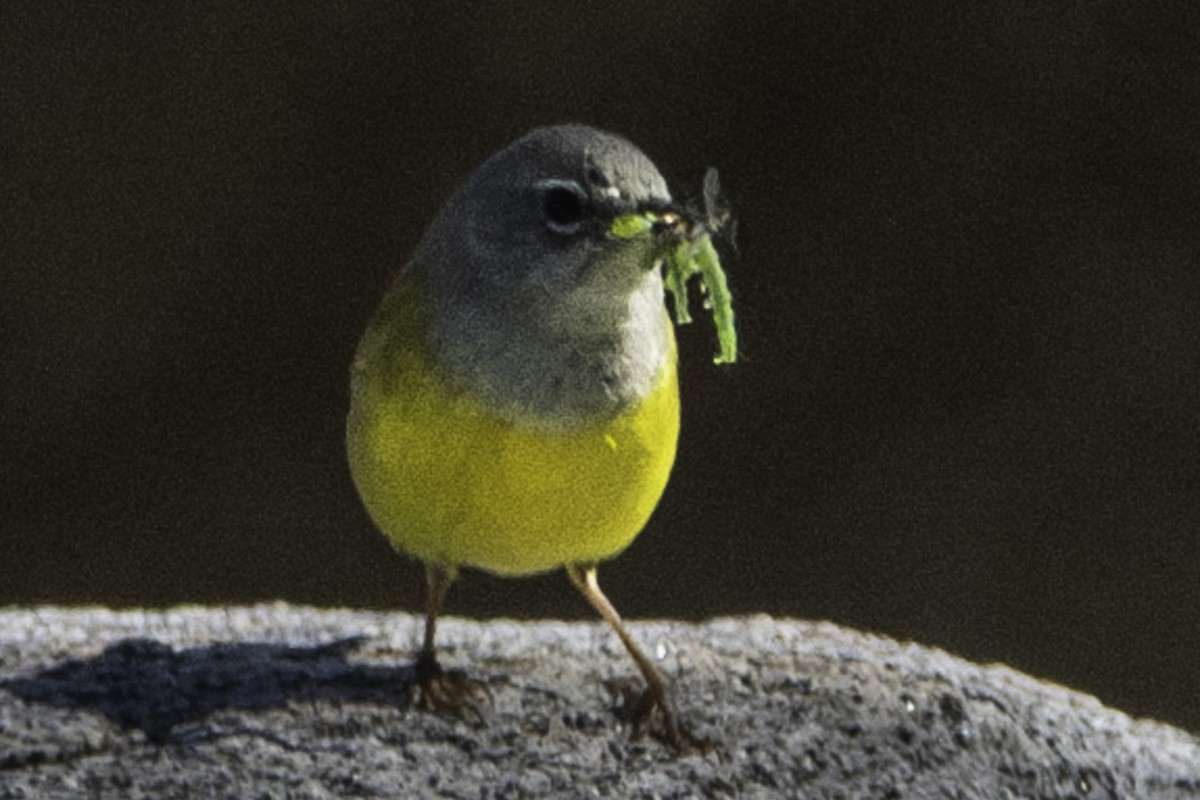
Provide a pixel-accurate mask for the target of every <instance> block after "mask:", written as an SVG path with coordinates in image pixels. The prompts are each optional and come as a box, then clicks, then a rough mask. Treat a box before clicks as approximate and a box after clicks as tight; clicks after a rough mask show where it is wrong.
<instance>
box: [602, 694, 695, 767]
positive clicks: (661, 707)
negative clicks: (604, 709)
mask: <svg viewBox="0 0 1200 800" xmlns="http://www.w3.org/2000/svg"><path fill="white" fill-rule="evenodd" d="M604 686H605V688H606V689H608V691H609V694H610V695H611V696H612V697H613V699H614V700H617V699H619V701H620V705H619V706H618V709H617V715H618V716H619V717H620V718H621V719H622V720H624V721H625V722H628V723H630V724H631V725H632V726H633V736H634V737H635V738H636V737H638V736H641V735H642V734H643V733H646V732H649V733H650V735H652V736H653V737H654V738H656V739H658V740H659V741H661V742H663V743H664V744H666V745H669V746H670V747H672V748H673V749H674V750H675V751H676V752H679V753H683V752H690V751H699V752H702V753H706V752H708V751H709V750H711V749H712V746H713V744H714V743H713V742H710V741H707V740H704V739H699V738H697V737H695V736H693V735H692V734H691V733H689V732H688V730H687V729H686V728H685V727H684V726H683V725H681V724H680V722H679V714H678V712H676V710H675V704H674V703H673V702H672V701H671V694H670V692H669V691H668V690H667V688H666V687H665V686H663V685H661V684H651V685H649V686H645V687H644V688H643V685H642V683H641V682H640V681H638V680H637V679H636V678H624V679H617V680H610V681H605V682H604Z"/></svg>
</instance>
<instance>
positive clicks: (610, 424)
mask: <svg viewBox="0 0 1200 800" xmlns="http://www.w3.org/2000/svg"><path fill="white" fill-rule="evenodd" d="M420 299H421V298H420V294H419V288H418V286H417V285H416V282H415V281H414V280H411V279H409V277H408V276H405V277H403V278H401V279H400V281H399V282H398V283H397V285H396V286H394V287H393V289H392V292H391V293H390V294H389V297H388V298H387V299H386V300H385V302H384V303H383V305H382V306H381V308H380V309H379V311H378V312H377V313H376V316H375V318H374V319H373V320H372V322H371V326H370V328H369V329H368V331H367V333H366V335H365V336H364V338H363V340H362V343H361V344H360V345H359V350H358V353H357V356H356V358H355V363H354V369H353V389H352V393H353V399H352V404H351V411H350V416H349V420H348V426H347V438H348V449H349V456H350V467H351V472H352V474H353V477H354V481H355V483H356V485H357V487H358V491H359V493H360V494H361V495H362V498H363V501H364V502H365V504H366V506H367V509H368V511H369V512H370V514H371V516H372V517H373V518H374V520H375V522H376V524H377V525H378V526H379V527H380V529H381V530H382V531H383V532H384V534H385V535H386V536H387V537H388V538H389V539H390V540H391V542H392V544H393V545H395V546H396V547H397V548H399V549H400V550H403V551H405V552H407V553H410V554H411V555H413V556H415V557H417V558H419V559H421V560H422V561H425V562H427V563H431V564H440V565H442V566H444V567H450V568H453V567H457V566H463V565H465V566H472V567H479V568H481V569H485V570H488V571H491V572H495V573H499V574H505V575H518V574H528V573H534V572H541V571H545V570H549V569H553V568H556V567H559V566H562V565H564V564H588V563H593V562H596V561H599V560H601V559H604V558H608V557H610V556H613V555H616V554H617V553H619V552H620V551H621V550H623V549H624V548H625V547H626V546H628V545H629V543H630V542H631V541H633V539H634V537H636V536H637V534H638V532H639V531H640V530H641V529H642V527H643V525H644V524H645V523H646V520H647V519H648V518H649V516H650V513H651V512H652V511H653V510H654V506H655V504H656V503H657V502H658V499H659V496H660V495H661V494H662V491H663V488H664V487H665V486H666V483H667V477H668V475H669V473H670V470H671V465H672V463H673V461H674V459H675V445H676V441H677V439H678V435H679V391H678V384H677V380H676V367H675V360H676V359H675V347H674V338H673V334H672V339H671V352H670V355H669V357H668V359H667V360H666V363H665V365H664V366H663V368H662V370H661V373H660V375H659V376H658V379H657V381H656V384H655V387H654V389H653V390H652V391H651V393H650V394H649V395H648V396H646V397H645V398H643V399H642V400H641V401H640V402H637V403H636V404H634V405H633V406H631V407H629V408H626V409H625V410H624V411H622V412H621V413H620V414H619V415H617V416H616V417H614V418H612V419H609V420H605V421H600V422H596V423H592V424H588V425H585V426H584V427H582V428H579V429H576V430H571V431H565V432H560V431H555V430H549V429H546V428H544V427H542V428H539V427H536V426H533V425H520V424H514V423H513V422H510V421H507V420H504V419H502V418H500V417H499V416H497V415H496V414H495V413H493V412H491V411H489V410H488V409H487V408H485V407H484V406H483V405H482V404H481V403H480V402H479V401H478V399H476V398H475V397H473V396H472V395H471V394H470V392H469V391H464V389H463V388H462V387H457V386H452V385H450V384H449V383H448V382H447V381H446V380H445V379H444V378H443V377H442V376H441V375H439V374H438V371H437V370H436V369H435V368H434V366H433V365H432V363H431V362H430V361H429V360H428V358H427V356H426V353H425V347H424V344H423V343H424V341H425V335H424V334H425V331H424V322H423V317H422V314H421V310H420V309H421V303H420ZM663 313H664V314H665V313H666V311H665V309H664V311H663Z"/></svg>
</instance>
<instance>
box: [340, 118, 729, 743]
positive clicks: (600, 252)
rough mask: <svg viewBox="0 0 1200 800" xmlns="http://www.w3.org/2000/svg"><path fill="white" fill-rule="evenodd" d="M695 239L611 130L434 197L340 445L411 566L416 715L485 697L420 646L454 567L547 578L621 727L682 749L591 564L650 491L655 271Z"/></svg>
mask: <svg viewBox="0 0 1200 800" xmlns="http://www.w3.org/2000/svg"><path fill="white" fill-rule="evenodd" d="M707 233H708V232H707V231H705V230H704V223H703V222H702V221H701V220H700V219H699V218H698V215H696V214H694V213H691V212H689V211H687V210H686V209H684V208H683V207H682V206H680V205H679V204H677V203H676V202H675V201H674V200H673V199H672V197H671V194H670V192H669V190H668V187H667V183H666V181H665V179H664V178H663V176H662V174H661V173H660V172H659V170H658V168H657V167H656V166H655V165H654V163H653V162H652V161H651V160H650V159H649V158H648V157H647V156H646V155H645V154H644V153H643V152H642V151H641V150H639V149H638V148H637V147H636V146H635V145H634V144H632V143H631V142H630V141H628V140H627V139H625V138H623V137H621V136H619V135H616V134H613V133H609V132H606V131H602V130H599V129H596V128H593V127H589V126H586V125H557V126H550V127H543V128H537V129H534V130H532V131H530V132H528V133H527V134H525V135H524V136H522V137H520V138H519V139H517V140H516V141H514V142H513V143H511V144H510V145H508V146H507V147H504V148H503V149H501V150H500V151H499V152H497V153H496V154H495V155H493V156H491V157H490V158H488V159H487V160H486V161H485V162H484V163H483V164H482V165H481V166H479V167H478V168H477V169H476V170H475V171H474V172H473V173H472V174H471V175H470V176H469V177H468V178H467V180H466V181H465V182H464V183H463V184H462V185H461V186H460V187H459V188H458V189H457V190H456V191H454V193H453V194H452V195H451V196H450V198H449V199H448V200H447V201H446V202H445V204H444V205H443V206H442V208H441V210H440V211H439V212H438V213H437V215H436V216H435V217H434V219H433V221H432V222H431V223H430V225H429V227H428V228H427V230H426V231H425V233H424V235H423V236H422V237H421V239H420V241H419V243H418V245H417V247H416V249H415V251H414V252H413V255H412V256H411V258H410V259H409V260H408V261H407V262H406V263H405V264H404V265H403V266H402V268H401V269H400V271H399V273H398V275H397V277H396V278H395V280H394V281H393V283H392V284H391V286H390V288H389V289H388V290H387V292H386V294H385V295H384V298H383V300H382V302H381V303H380V305H379V307H378V309H377V310H376V311H375V313H374V315H373V316H372V317H371V319H370V322H369V323H368V325H367V328H366V331H365V332H364V334H363V336H362V338H361V340H360V342H359V344H358V348H357V350H356V352H355V355H354V360H353V365H352V367H351V380H350V384H351V389H350V410H349V414H348V417H347V423H346V439H347V453H348V460H349V465H350V472H351V475H352V477H353V481H354V484H355V486H356V488H357V491H358V493H359V495H360V497H361V499H362V501H363V504H364V506H365V507H366V509H367V511H368V514H369V516H370V517H371V518H372V520H373V521H374V523H375V525H376V527H378V528H379V530H380V531H381V532H382V533H383V534H384V536H385V537H386V538H387V539H388V540H389V541H390V543H391V544H392V546H393V547H394V548H395V549H397V550H399V551H401V552H403V553H406V554H408V555H410V556H412V557H415V558H416V559H418V560H420V561H421V562H423V563H424V565H425V571H426V579H427V603H426V616H425V629H424V638H423V642H422V645H421V649H420V652H419V655H418V656H417V659H416V665H415V674H416V683H417V686H418V689H419V700H420V702H421V704H422V706H423V707H425V708H428V709H433V710H456V709H462V708H464V707H476V706H478V705H479V704H482V703H486V702H487V701H488V700H489V698H490V695H488V694H487V690H486V689H485V688H484V687H483V684H481V683H479V682H477V681H473V680H471V679H469V678H467V677H466V675H465V674H464V673H463V672H461V671H458V670H444V669H443V668H442V667H441V665H440V663H439V661H438V658H437V651H436V631H437V621H438V617H439V615H440V614H441V612H442V609H443V605H444V600H445V597H446V592H447V589H448V588H449V587H450V585H451V583H452V582H453V581H454V580H455V579H456V577H457V576H458V574H459V570H460V568H463V567H468V568H474V569H479V570H484V571H487V572H491V573H494V574H497V575H501V576H513V577H516V576H523V575H531V574H536V573H541V572H547V571H550V570H556V569H564V570H565V571H566V573H567V575H568V577H569V578H570V580H571V582H572V583H573V584H574V585H575V587H576V588H577V589H578V590H579V591H580V592H581V593H582V595H583V596H584V598H586V600H587V601H588V602H589V603H590V604H591V605H592V606H593V607H594V608H595V609H596V611H597V612H598V613H599V614H600V616H601V617H602V618H603V619H604V620H605V621H606V622H607V623H608V625H610V626H611V627H612V629H613V630H614V631H615V633H616V635H617V636H618V637H619V638H620V640H621V642H622V644H623V645H624V647H625V649H626V650H627V651H628V652H629V654H630V656H631V657H632V659H633V661H634V662H635V664H636V666H637V668H638V670H639V672H640V673H641V676H642V678H643V680H644V681H645V689H644V691H642V692H641V694H640V696H639V697H637V699H636V701H635V702H634V708H633V713H634V715H635V718H636V719H638V720H640V721H643V720H650V719H651V718H656V719H658V720H659V723H658V724H659V725H660V726H661V730H660V731H659V732H658V735H659V736H660V737H661V738H663V739H664V740H665V741H666V742H668V743H669V744H671V745H674V746H676V747H682V746H684V745H685V744H686V743H687V742H688V740H689V736H688V734H687V732H686V731H685V730H684V729H683V727H682V726H681V725H680V723H679V719H678V712H677V710H676V708H675V704H674V702H673V698H672V696H671V693H670V691H669V686H668V683H667V681H666V679H665V678H664V677H663V675H662V674H661V673H660V671H659V670H658V668H657V667H656V666H655V664H654V662H653V661H652V660H651V659H650V658H649V657H648V656H647V655H646V653H645V651H644V650H643V649H642V648H641V647H640V646H639V645H638V643H637V642H636V641H635V640H634V638H633V636H632V635H631V634H630V632H629V630H628V628H627V627H626V626H625V624H624V622H623V621H622V619H621V617H620V615H619V614H618V613H617V611H616V609H615V608H614V606H613V605H612V603H611V602H609V600H608V598H607V597H606V596H605V594H604V592H603V591H602V590H601V588H600V585H599V582H598V578H597V565H598V564H599V563H600V562H603V561H605V560H606V559H610V558H612V557H614V556H616V555H617V554H618V553H620V552H621V551H622V550H624V549H625V548H626V547H627V546H628V545H629V544H630V543H631V542H632V541H633V540H634V538H635V537H636V536H637V535H638V533H639V532H640V531H641V530H642V529H643V527H644V526H645V524H646V522H647V520H648V519H649V517H650V515H651V513H652V512H653V510H654V508H655V506H656V505H657V503H658V501H659V498H660V497H661V495H662V493H663V490H664V488H665V487H666V485H667V481H668V477H669V475H670V472H671V468H672V464H673V462H674V459H675V454H676V448H677V443H678V438H679V427H680V401H679V384H678V375H677V354H676V342H675V335H674V330H673V326H672V324H671V319H670V317H669V316H668V313H667V306H666V302H665V298H664V283H663V275H662V272H663V270H662V269H660V266H661V265H662V264H663V263H664V261H667V262H669V261H670V260H671V258H672V256H673V254H676V253H680V252H683V250H682V249H681V248H684V246H685V245H689V244H691V243H694V242H695V241H697V240H698V239H699V238H701V235H704V236H706V235H707ZM722 285H723V279H722Z"/></svg>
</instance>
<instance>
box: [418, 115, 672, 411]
mask: <svg viewBox="0 0 1200 800" xmlns="http://www.w3.org/2000/svg"><path fill="white" fill-rule="evenodd" d="M670 203H671V196H670V193H669V192H668V190H667V186H666V182H665V181H664V180H663V177H662V175H660V174H659V172H658V169H657V168H656V167H655V166H654V164H653V163H652V162H651V161H650V160H649V159H648V158H647V157H646V156H645V155H644V154H643V153H642V152H641V151H640V150H638V149H637V148H636V147H635V146H634V145H632V144H631V143H629V142H628V141H626V140H625V139H622V138H620V137H619V136H615V135H613V134H609V133H605V132H603V131H598V130H596V129H594V128H588V127H584V126H577V125H569V126H561V127H552V128H540V129H538V130H535V131H532V132H531V133H529V134H527V135H525V136H524V137H522V138H521V139H518V140H517V141H516V142H514V143H513V144H511V145H509V146H508V147H506V148H505V149H503V150H501V151H500V152H499V153H497V154H496V155H494V156H492V157H491V158H490V159H488V160H487V161H486V162H485V163H484V164H483V165H482V166H480V167H479V169H477V170H476V171H475V173H474V174H473V175H471V177H470V178H469V179H468V180H467V181H466V183H465V184H463V186H462V187H460V188H459V189H458V191H457V192H455V194H454V195H453V196H452V197H451V199H450V200H449V201H448V202H447V203H446V205H445V207H444V208H443V209H442V210H441V212H440V213H439V214H438V216H437V218H436V219H435V221H434V222H433V224H432V225H431V226H430V228H429V231H428V232H427V233H426V235H425V237H424V238H423V239H422V242H421V245H420V246H419V248H418V250H417V253H416V255H415V256H414V259H413V263H412V265H411V269H412V273H413V275H412V276H413V277H414V278H415V279H417V280H419V281H420V283H421V284H422V286H423V288H424V292H425V297H426V302H427V304H428V307H427V310H428V312H429V322H430V330H429V338H430V341H429V345H430V351H431V353H430V354H431V356H432V357H434V358H435V359H436V360H437V361H438V362H439V365H440V366H441V367H443V368H444V369H445V370H446V371H447V372H448V373H449V374H450V375H451V376H452V377H453V378H455V379H457V380H459V381H461V382H464V383H466V384H467V385H469V386H470V388H472V389H473V390H475V391H477V392H479V393H481V394H482V395H483V396H485V397H486V398H487V399H488V400H489V402H490V403H491V404H492V405H493V406H494V407H496V408H497V409H500V410H502V413H504V414H506V415H507V416H509V417H511V418H513V419H514V420H519V421H524V422H529V423H532V424H543V425H546V426H550V427H563V426H567V427H570V426H571V425H573V424H576V423H578V422H581V421H585V420H587V419H591V418H595V417H597V416H603V415H607V414H613V413H617V412H619V411H620V409H621V408H623V407H624V406H626V405H627V404H628V403H630V402H632V401H635V400H636V399H638V398H640V397H641V396H644V395H645V394H646V393H647V392H648V391H649V390H650V389H651V388H652V386H653V381H654V379H655V377H656V376H657V374H658V372H659V370H660V368H661V367H662V365H663V363H665V359H666V358H667V357H668V352H669V350H670V328H669V323H668V321H667V319H666V316H665V312H664V307H663V299H662V283H661V278H660V276H659V274H658V270H656V269H655V266H656V259H657V257H658V256H657V254H658V253H659V252H660V250H659V248H657V247H656V244H655V241H654V239H653V238H651V237H639V238H632V239H630V238H621V237H617V236H614V235H612V233H611V232H610V228H611V225H612V222H613V220H614V219H615V218H617V217H619V216H623V215H626V214H631V213H644V212H653V211H655V210H662V209H666V208H669V207H670Z"/></svg>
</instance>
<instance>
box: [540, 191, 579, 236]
mask: <svg viewBox="0 0 1200 800" xmlns="http://www.w3.org/2000/svg"><path fill="white" fill-rule="evenodd" d="M541 190H542V213H543V214H544V215H545V217H546V226H547V227H548V228H550V230H552V231H554V232H555V233H561V234H564V235H565V234H572V233H576V232H577V231H578V230H579V227H580V225H581V224H582V223H583V218H584V217H585V216H587V211H588V197H587V194H585V193H584V191H583V189H582V188H580V186H579V184H577V183H575V182H574V181H546V182H545V183H543V184H542V186H541Z"/></svg>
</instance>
